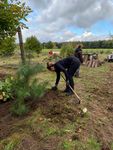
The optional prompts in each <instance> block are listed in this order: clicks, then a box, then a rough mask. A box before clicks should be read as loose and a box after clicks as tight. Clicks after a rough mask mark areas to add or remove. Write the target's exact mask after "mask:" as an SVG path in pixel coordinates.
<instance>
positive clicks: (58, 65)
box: [57, 64, 69, 81]
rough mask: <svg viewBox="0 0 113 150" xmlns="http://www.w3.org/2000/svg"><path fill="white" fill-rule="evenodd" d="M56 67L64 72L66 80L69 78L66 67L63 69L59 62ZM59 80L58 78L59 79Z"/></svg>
mask: <svg viewBox="0 0 113 150" xmlns="http://www.w3.org/2000/svg"><path fill="white" fill-rule="evenodd" d="M57 67H58V68H59V69H60V71H62V72H63V73H64V74H65V77H66V81H67V80H69V79H68V74H67V71H66V69H65V68H64V67H63V66H62V65H60V64H57ZM59 80H60V79H59Z"/></svg>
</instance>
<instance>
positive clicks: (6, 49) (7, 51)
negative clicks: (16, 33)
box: [0, 37, 16, 56]
mask: <svg viewBox="0 0 113 150" xmlns="http://www.w3.org/2000/svg"><path fill="white" fill-rule="evenodd" d="M15 48H16V43H15V38H13V37H7V38H5V39H4V40H1V42H0V55H2V56H10V55H12V54H13V53H14V50H15Z"/></svg>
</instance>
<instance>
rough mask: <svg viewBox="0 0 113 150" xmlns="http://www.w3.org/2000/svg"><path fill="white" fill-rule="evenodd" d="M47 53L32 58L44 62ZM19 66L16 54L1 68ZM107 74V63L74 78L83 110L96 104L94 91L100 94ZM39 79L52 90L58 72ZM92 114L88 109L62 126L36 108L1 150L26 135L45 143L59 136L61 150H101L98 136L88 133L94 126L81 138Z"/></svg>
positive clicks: (3, 60) (3, 61)
mask: <svg viewBox="0 0 113 150" xmlns="http://www.w3.org/2000/svg"><path fill="white" fill-rule="evenodd" d="M91 51H92V50H91ZM98 51H99V50H98ZM106 51H107V50H106ZM47 53H48V50H47V49H44V50H43V53H42V54H40V55H39V56H37V55H36V56H34V58H32V61H33V62H35V63H37V62H42V60H43V59H44V58H46V57H47ZM106 53H107V52H106ZM106 56H107V54H102V55H100V57H101V60H103V59H104V58H105V57H106ZM18 63H19V59H18V56H17V55H15V56H13V57H10V58H9V59H6V58H1V65H4V64H16V65H18ZM44 64H45V62H44ZM2 69H3V70H4V71H5V72H8V73H9V72H10V73H15V71H16V69H12V68H5V67H4V68H2ZM107 72H110V68H109V67H108V63H106V64H104V65H102V66H100V67H98V68H88V67H85V66H81V74H80V76H81V78H74V80H75V90H76V92H77V93H78V95H79V96H80V97H81V99H83V104H81V109H83V108H84V107H88V106H89V102H93V101H94V96H97V95H96V92H95V90H96V91H98V90H99V88H101V87H100V85H103V84H104V82H105V79H106V76H105V75H106V73H107ZM37 78H39V79H40V81H42V80H48V81H49V84H48V88H49V89H50V88H51V86H52V85H54V82H55V78H56V77H55V73H51V72H49V71H47V70H46V69H45V71H44V72H42V73H40V74H39V75H37ZM64 86H65V82H64V81H63V80H62V79H61V81H60V84H59V87H58V88H59V89H60V90H63V89H64ZM66 107H70V106H66ZM75 107H77V106H75ZM67 110H68V108H67ZM89 111H90V110H89V109H88V112H87V113H86V114H85V115H82V116H81V117H78V118H76V120H75V122H71V123H69V122H67V124H64V125H62V126H59V124H58V123H56V122H54V121H53V120H52V119H51V118H46V116H44V115H43V113H42V110H41V109H40V108H37V110H35V111H34V112H33V113H32V114H31V116H28V117H26V118H25V119H24V120H21V121H20V122H19V123H15V126H14V129H15V130H14V131H15V133H14V134H13V133H12V134H11V135H9V136H8V137H7V138H6V139H4V140H2V141H1V142H0V150H13V149H14V148H15V147H16V146H17V145H18V144H19V143H20V142H21V138H22V136H23V135H26V134H27V135H30V136H34V135H35V136H37V135H38V136H40V138H41V140H42V141H43V140H45V139H49V138H52V137H53V136H56V137H58V138H60V141H59V143H58V145H59V150H75V149H76V150H100V149H101V143H98V142H97V141H98V139H97V137H96V136H95V134H94V135H92V137H90V134H89V133H93V132H92V130H93V129H92V128H91V127H88V128H89V129H88V132H89V133H87V135H85V140H84V139H82V138H81V137H82V136H83V135H82V134H83V133H84V132H83V131H84V130H85V129H86V128H87V125H88V122H89V120H90V117H91V112H89ZM97 124H98V122H97ZM96 128H97V126H96ZM73 136H75V139H72V137H73ZM37 140H38V139H37ZM111 150H113V144H112V145H111Z"/></svg>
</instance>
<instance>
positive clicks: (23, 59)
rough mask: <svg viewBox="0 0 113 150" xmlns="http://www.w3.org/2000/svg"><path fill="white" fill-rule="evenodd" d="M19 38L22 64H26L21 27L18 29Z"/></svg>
mask: <svg viewBox="0 0 113 150" xmlns="http://www.w3.org/2000/svg"><path fill="white" fill-rule="evenodd" d="M18 38H19V46H20V53H21V60H22V64H25V51H24V45H23V39H22V32H21V28H20V27H18Z"/></svg>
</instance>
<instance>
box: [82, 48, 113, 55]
mask: <svg viewBox="0 0 113 150" xmlns="http://www.w3.org/2000/svg"><path fill="white" fill-rule="evenodd" d="M83 53H98V54H111V53H113V49H83Z"/></svg>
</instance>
